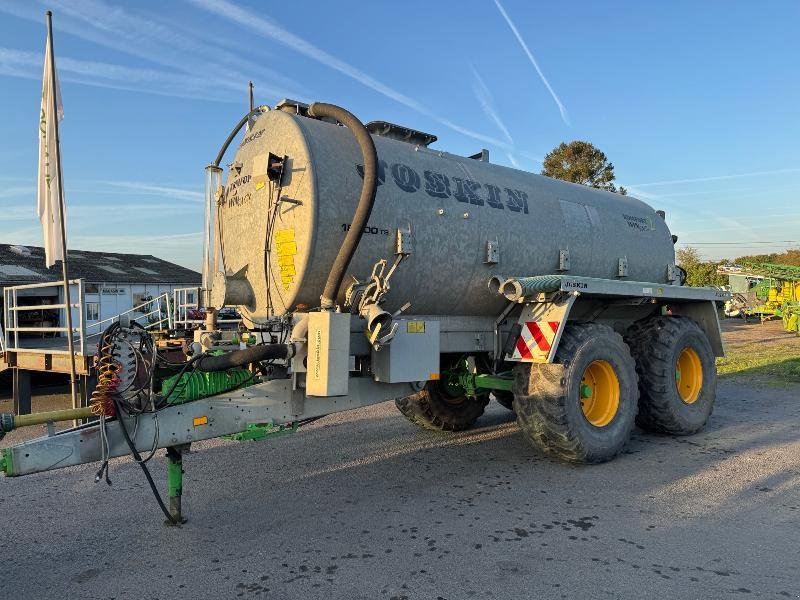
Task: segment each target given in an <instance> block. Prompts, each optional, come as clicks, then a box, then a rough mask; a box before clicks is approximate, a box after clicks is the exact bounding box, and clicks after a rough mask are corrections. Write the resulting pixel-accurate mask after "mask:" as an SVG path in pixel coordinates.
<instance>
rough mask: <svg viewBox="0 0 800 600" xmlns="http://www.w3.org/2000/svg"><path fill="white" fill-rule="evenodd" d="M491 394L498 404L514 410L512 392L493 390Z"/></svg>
mask: <svg viewBox="0 0 800 600" xmlns="http://www.w3.org/2000/svg"><path fill="white" fill-rule="evenodd" d="M492 395H493V396H494V399H495V400H497V403H498V404H499V405H500V406H502V407H504V408H507V409H508V410H514V394H513V393H512V392H506V391H495V392H492Z"/></svg>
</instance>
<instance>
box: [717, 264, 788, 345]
mask: <svg viewBox="0 0 800 600" xmlns="http://www.w3.org/2000/svg"><path fill="white" fill-rule="evenodd" d="M718 271H719V272H720V273H722V274H723V275H727V276H728V282H729V286H728V287H730V289H731V292H732V296H731V299H730V300H728V301H727V302H726V303H725V314H726V316H729V317H742V318H743V319H747V318H749V317H756V318H759V319H761V321H762V322H763V321H765V320H767V319H773V318H778V319H781V320H782V321H783V327H784V329H785V330H786V331H788V332H792V333H798V318H799V317H800V267H797V266H793V265H782V264H772V263H748V264H743V265H727V266H721V267H720V268H719V269H718Z"/></svg>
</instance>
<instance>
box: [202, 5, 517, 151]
mask: <svg viewBox="0 0 800 600" xmlns="http://www.w3.org/2000/svg"><path fill="white" fill-rule="evenodd" d="M188 2H190V3H192V4H194V5H195V6H199V7H200V8H203V9H205V10H207V11H209V12H211V13H214V14H216V15H219V16H221V17H224V18H226V19H228V20H229V21H232V22H234V23H237V24H238V25H241V26H242V27H245V28H247V29H249V30H250V31H252V32H254V33H256V34H258V35H260V36H262V37H265V38H267V39H270V40H273V41H275V42H277V43H279V44H281V45H283V46H285V47H287V48H289V49H291V50H293V51H295V52H297V53H299V54H302V55H303V56H306V57H307V58H310V59H311V60H314V61H316V62H318V63H320V64H322V65H324V66H326V67H329V68H331V69H333V70H334V71H337V72H339V73H341V74H342V75H345V76H346V77H349V78H350V79H353V80H354V81H357V82H358V83H360V84H361V85H363V86H365V87H367V88H369V89H371V90H373V91H375V92H377V93H379V94H381V95H383V96H385V97H387V98H389V99H391V100H394V101H395V102H398V103H400V104H402V105H403V106H406V107H408V108H410V109H411V110H414V111H416V112H418V113H420V114H422V115H424V116H426V117H429V118H431V119H433V120H435V121H437V122H438V123H441V124H442V125H444V126H445V127H448V128H449V129H452V130H453V131H456V132H458V133H460V134H462V135H465V136H467V137H471V138H473V139H476V140H479V141H482V142H486V143H489V144H492V145H493V146H496V147H498V148H505V149H508V147H509V145H508V144H507V143H506V142H504V141H503V140H498V139H496V138H492V137H490V136H487V135H483V134H481V133H477V132H475V131H472V130H470V129H467V128H466V127H461V126H460V125H456V124H455V123H453V122H452V121H450V120H448V119H445V118H443V117H440V116H438V115H436V114H435V113H434V112H433V111H431V110H430V109H428V108H427V107H425V106H423V105H422V104H421V103H420V102H418V101H417V100H415V99H414V98H411V97H409V96H407V95H405V94H403V93H402V92H399V91H397V90H395V89H394V88H392V87H390V86H388V85H386V84H384V83H382V82H381V81H378V80H377V79H375V78H374V77H372V76H371V75H368V74H367V73H365V72H363V71H361V70H360V69H358V68H356V67H354V66H353V65H351V64H349V63H347V62H345V61H343V60H341V59H339V58H337V57H336V56H333V55H332V54H330V53H328V52H326V51H325V50H322V49H321V48H318V47H317V46H315V45H314V44H312V43H311V42H309V41H307V40H305V39H303V38H301V37H300V36H297V35H295V34H293V33H291V32H290V31H288V30H287V29H284V28H283V27H282V26H281V25H279V24H278V23H277V22H276V21H275V20H273V19H270V18H267V17H264V16H261V15H259V14H255V13H253V12H249V11H247V10H245V9H243V8H241V7H240V6H237V5H235V4H232V3H231V2H228V1H227V0H188Z"/></svg>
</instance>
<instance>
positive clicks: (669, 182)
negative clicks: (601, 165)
mask: <svg viewBox="0 0 800 600" xmlns="http://www.w3.org/2000/svg"><path fill="white" fill-rule="evenodd" d="M780 173H800V169H776V170H774V171H754V172H752V173H735V174H733V175H716V176H714V177H697V178H694V179H670V180H667V181H652V182H650V183H634V184H633V185H634V186H636V187H648V186H655V185H672V184H673V183H699V182H702V181H720V180H722V179H738V178H740V177H758V176H759V175H778V174H780Z"/></svg>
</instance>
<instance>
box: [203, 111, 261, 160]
mask: <svg viewBox="0 0 800 600" xmlns="http://www.w3.org/2000/svg"><path fill="white" fill-rule="evenodd" d="M267 110H269V109H268V108H267V107H266V106H259V107H258V108H255V109H253V110H251V111H250V112H249V113H247V114H246V115H245V116H243V117H242V120H241V121H239V123H238V124H237V125H236V127H234V128H233V131H231V134H230V135H229V136H228V139H226V140H225V143H224V144H222V148H220V149H219V154H217V158H216V159H215V160H214V163H213V164H214V166H215V167H218V166H219V163H221V162H222V157H223V156H225V152H226V151H227V150H228V146H230V145H231V142H232V141H233V138H235V137H236V134H237V133H239V131H240V130H241V129H242V127H244V126H245V123H247V121H249V120H250V117H252V116H254V115H260V114H261V113H263V112H265V111H267Z"/></svg>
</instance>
